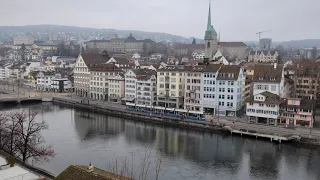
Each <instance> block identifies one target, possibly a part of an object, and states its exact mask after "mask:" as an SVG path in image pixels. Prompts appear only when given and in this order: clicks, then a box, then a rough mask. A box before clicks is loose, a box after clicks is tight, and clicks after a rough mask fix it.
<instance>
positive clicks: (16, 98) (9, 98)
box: [0, 96, 52, 103]
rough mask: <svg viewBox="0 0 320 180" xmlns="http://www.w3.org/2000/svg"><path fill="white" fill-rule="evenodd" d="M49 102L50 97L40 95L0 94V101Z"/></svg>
mask: <svg viewBox="0 0 320 180" xmlns="http://www.w3.org/2000/svg"><path fill="white" fill-rule="evenodd" d="M28 101H29V102H30V101H33V102H35V101H38V102H42V101H44V102H49V101H52V97H41V96H33V97H30V96H0V103H21V102H28Z"/></svg>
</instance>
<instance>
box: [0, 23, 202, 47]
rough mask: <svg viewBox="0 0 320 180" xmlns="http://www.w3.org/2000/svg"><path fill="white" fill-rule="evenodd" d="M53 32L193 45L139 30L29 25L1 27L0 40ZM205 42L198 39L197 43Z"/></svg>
mask: <svg viewBox="0 0 320 180" xmlns="http://www.w3.org/2000/svg"><path fill="white" fill-rule="evenodd" d="M50 31H52V32H55V33H59V34H61V33H63V34H68V35H71V36H73V37H75V38H76V39H83V40H90V39H105V38H107V35H108V33H110V32H115V33H117V34H118V35H119V37H127V36H128V35H129V34H130V33H132V34H133V36H134V37H135V38H137V39H152V40H154V41H157V42H160V41H166V42H185V43H191V42H192V39H191V38H186V37H182V36H178V35H172V34H168V33H161V32H145V31H137V30H116V29H97V28H87V27H75V26H59V25H27V26H0V40H8V39H11V38H12V37H14V36H17V35H21V34H24V35H31V36H34V37H35V38H36V39H43V38H45V36H47V34H48V33H49V32H50ZM201 41H203V40H200V39H197V42H201Z"/></svg>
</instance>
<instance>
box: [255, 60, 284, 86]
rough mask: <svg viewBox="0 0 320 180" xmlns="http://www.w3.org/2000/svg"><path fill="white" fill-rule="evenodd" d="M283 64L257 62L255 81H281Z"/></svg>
mask: <svg viewBox="0 0 320 180" xmlns="http://www.w3.org/2000/svg"><path fill="white" fill-rule="evenodd" d="M282 71H283V65H279V64H278V65H276V68H274V65H272V64H255V65H254V75H253V81H254V82H275V83H280V81H281V78H282Z"/></svg>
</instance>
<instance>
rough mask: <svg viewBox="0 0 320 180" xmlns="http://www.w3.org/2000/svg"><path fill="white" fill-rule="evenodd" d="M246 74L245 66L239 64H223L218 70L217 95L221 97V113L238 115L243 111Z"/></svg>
mask: <svg viewBox="0 0 320 180" xmlns="http://www.w3.org/2000/svg"><path fill="white" fill-rule="evenodd" d="M244 76H245V75H244V70H243V68H242V67H241V66H238V65H223V66H222V67H221V69H220V70H219V71H218V76H217V78H216V80H217V81H216V84H217V86H216V91H217V93H216V97H217V98H218V99H219V100H218V105H217V107H218V108H217V113H219V115H222V116H238V115H240V114H241V113H242V109H243V107H244V102H243V87H244V86H243V84H244V81H245V77H244ZM217 113H216V114H217Z"/></svg>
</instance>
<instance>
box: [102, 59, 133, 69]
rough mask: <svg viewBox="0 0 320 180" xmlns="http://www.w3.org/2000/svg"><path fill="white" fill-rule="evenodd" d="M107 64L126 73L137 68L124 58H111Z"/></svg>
mask: <svg viewBox="0 0 320 180" xmlns="http://www.w3.org/2000/svg"><path fill="white" fill-rule="evenodd" d="M106 64H114V65H116V66H117V67H118V68H120V69H121V70H122V71H124V72H127V71H128V70H130V69H133V68H134V67H135V64H134V63H131V62H130V61H129V60H128V59H127V58H124V57H111V58H110V59H109V60H108V61H107V62H106Z"/></svg>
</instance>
